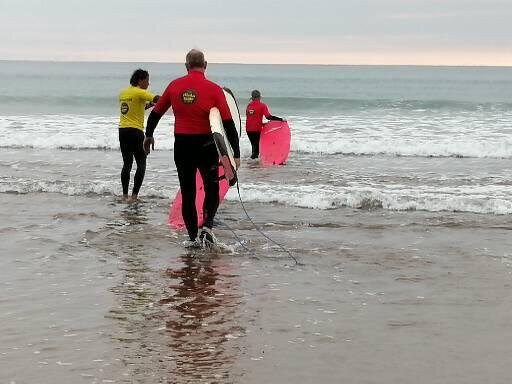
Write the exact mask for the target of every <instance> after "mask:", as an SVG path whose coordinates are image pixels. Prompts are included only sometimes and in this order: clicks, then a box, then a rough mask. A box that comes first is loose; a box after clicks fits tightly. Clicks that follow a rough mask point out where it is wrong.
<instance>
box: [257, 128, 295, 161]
mask: <svg viewBox="0 0 512 384" xmlns="http://www.w3.org/2000/svg"><path fill="white" fill-rule="evenodd" d="M290 142H291V132H290V127H289V126H288V123H287V122H286V121H275V120H273V121H270V122H268V123H266V124H265V125H264V126H263V129H262V130H261V136H260V161H261V164H263V165H264V166H273V165H281V164H284V163H285V162H286V160H287V159H288V155H289V154H290Z"/></svg>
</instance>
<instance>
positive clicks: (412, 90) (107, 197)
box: [0, 61, 512, 383]
mask: <svg viewBox="0 0 512 384" xmlns="http://www.w3.org/2000/svg"><path fill="white" fill-rule="evenodd" d="M139 67H141V68H144V69H146V70H148V71H149V72H150V76H151V85H150V90H151V91H152V92H154V93H157V94H160V93H162V92H163V90H164V89H165V87H166V85H167V84H168V82H169V81H170V80H171V79H174V78H176V77H178V76H181V75H183V74H184V71H185V68H184V66H183V65H182V64H163V63H61V62H55V63H53V62H14V61H0V84H2V86H1V92H0V201H1V203H2V208H1V209H0V217H1V219H2V220H1V221H2V223H1V224H0V236H1V241H0V253H1V257H0V285H2V286H3V288H2V294H1V295H0V381H2V382H8V383H33V382H41V383H46V382H48V383H49V382H51V383H70V382H89V383H106V382H122V383H124V382H126V383H131V382H137V383H161V382H173V383H174V382H176V383H186V382H194V383H198V382H205V383H206V382H219V383H232V382H237V383H238V382H243V383H260V382H262V381H265V382H290V381H291V380H293V381H295V382H296V383H310V382H316V381H318V380H322V381H323V382H326V383H338V382H349V383H363V382H364V383H372V382H379V383H396V382H409V381H413V380H414V381H415V382H420V383H423V382H424V383H446V382H450V383H481V382H482V381H489V382H493V383H507V382H508V380H509V367H508V359H507V356H509V355H510V352H512V347H511V346H512V340H511V337H510V336H509V335H510V332H509V326H508V323H507V322H506V319H507V318H508V316H509V314H510V311H511V310H512V307H511V304H510V300H508V296H509V289H510V284H511V281H510V278H511V275H512V269H511V268H512V252H511V251H510V250H511V249H512V238H511V237H510V229H511V228H512V221H511V219H510V216H509V215H510V214H511V213H512V193H511V189H512V181H511V175H512V163H511V160H512V124H511V122H512V68H497V67H496V68H493V67H481V68H480V67H479V68H476V67H412V66H310V65H241V64H210V65H209V66H208V70H207V77H208V78H210V79H211V80H213V81H215V82H217V83H219V84H221V85H223V86H227V87H229V88H230V89H231V90H232V91H233V92H234V94H235V96H236V97H237V99H238V103H239V105H240V106H241V110H242V112H243V111H244V110H245V107H246V105H247V104H248V102H249V97H250V92H251V90H253V89H259V90H260V91H261V93H262V97H263V101H264V102H266V103H267V104H268V106H269V108H270V110H271V112H272V114H274V115H277V116H280V117H285V118H286V119H287V120H288V122H289V125H290V128H291V132H292V144H291V153H290V157H289V159H288V162H287V163H286V165H284V166H281V167H273V168H264V167H261V166H260V165H259V164H258V163H257V162H251V161H249V160H248V157H249V155H250V144H249V140H248V138H247V136H246V135H245V132H242V137H241V154H242V156H241V157H242V167H241V169H240V172H239V181H240V183H239V187H240V195H239V194H238V192H237V189H236V188H231V190H230V191H229V192H228V195H227V196H226V200H225V201H224V202H223V203H222V204H221V206H220V208H219V212H218V215H217V219H218V220H217V228H216V233H217V236H218V237H219V239H221V240H222V241H223V242H224V243H226V244H227V245H228V248H229V249H230V252H228V253H220V254H209V253H198V254H190V253H188V252H187V251H186V250H184V249H183V247H182V245H181V242H182V241H183V240H184V239H185V234H184V233H183V232H174V231H171V230H170V229H169V228H167V225H166V221H167V213H168V209H169V206H170V203H171V201H172V199H173V197H174V195H175V194H176V191H177V189H178V180H177V174H176V169H175V166H174V163H173V160H172V159H173V155H172V148H173V138H172V124H173V116H172V115H171V114H167V115H166V116H164V117H163V118H162V120H161V121H160V124H159V126H158V128H157V130H156V133H155V140H156V144H155V147H156V151H155V152H153V153H152V154H151V155H150V156H149V157H148V167H147V171H146V178H145V181H144V184H143V186H142V189H141V192H140V197H141V198H142V200H143V202H142V203H141V204H137V205H132V206H127V205H124V204H121V203H119V201H118V197H119V195H120V194H121V185H120V170H121V166H122V159H121V154H120V152H119V143H118V136H117V135H118V131H117V123H118V118H119V116H118V110H119V106H118V93H119V91H120V89H121V88H123V87H125V86H126V85H128V83H129V77H130V75H131V73H132V72H133V70H134V69H136V68H139ZM244 120H245V119H244V116H242V121H244ZM240 199H241V200H242V201H243V204H244V207H245V209H246V210H247V213H248V214H249V216H250V217H251V220H252V221H253V222H254V223H255V224H256V225H257V226H258V227H259V228H260V229H261V230H262V231H263V232H264V233H265V234H267V235H268V236H269V237H270V238H271V239H273V240H274V241H276V242H278V243H279V244H281V245H282V246H283V247H284V248H286V249H287V250H288V251H290V252H291V253H292V254H293V255H294V257H296V258H297V259H298V260H299V261H300V262H301V264H300V265H295V263H294V262H293V260H292V259H290V258H289V257H288V255H287V253H286V252H282V250H281V249H280V248H279V247H277V246H276V245H275V244H274V243H272V242H271V241H269V240H268V239H267V238H265V237H263V236H262V235H261V234H260V233H259V232H258V231H256V230H255V229H254V226H253V224H252V223H251V221H250V220H249V219H248V218H247V216H246V214H245V212H244V208H242V206H241V205H240V201H239V200H240ZM240 242H241V244H240Z"/></svg>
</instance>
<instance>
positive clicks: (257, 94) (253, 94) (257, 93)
mask: <svg viewBox="0 0 512 384" xmlns="http://www.w3.org/2000/svg"><path fill="white" fill-rule="evenodd" d="M260 97H261V93H260V91H258V90H257V89H255V90H254V91H252V92H251V99H259V98H260Z"/></svg>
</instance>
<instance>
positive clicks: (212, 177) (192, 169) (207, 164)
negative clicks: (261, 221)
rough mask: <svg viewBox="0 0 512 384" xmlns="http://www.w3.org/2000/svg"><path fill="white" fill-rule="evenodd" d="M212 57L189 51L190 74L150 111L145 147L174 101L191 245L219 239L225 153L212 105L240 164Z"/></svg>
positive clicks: (176, 152) (177, 153)
mask: <svg viewBox="0 0 512 384" xmlns="http://www.w3.org/2000/svg"><path fill="white" fill-rule="evenodd" d="M206 66H207V62H206V60H205V59H204V54H203V53H202V52H201V51H198V50H195V49H193V50H191V51H190V52H189V53H188V54H187V57H186V63H185V67H186V68H187V71H188V74H187V75H185V76H183V77H180V78H178V79H176V80H174V81H172V82H171V83H170V84H169V85H168V86H167V89H166V90H165V92H164V93H163V95H162V96H161V97H160V99H159V100H158V103H157V104H156V105H155V107H154V108H153V111H152V112H151V113H150V115H149V117H148V122H147V127H146V138H145V140H144V149H145V151H146V153H149V151H150V147H154V142H155V141H154V138H153V132H154V130H155V128H156V126H157V125H158V122H159V121H160V118H161V117H162V115H163V114H164V113H165V112H166V111H167V110H168V109H169V108H170V107H172V110H173V112H174V118H175V122H174V162H175V164H176V169H177V171H178V178H179V181H180V188H181V195H182V215H183V220H184V222H185V226H186V227H187V231H188V235H189V237H190V241H187V242H186V244H185V246H187V247H196V246H199V245H200V244H205V243H206V245H210V244H213V243H214V242H215V237H214V236H213V233H212V231H211V229H212V227H213V218H214V217H215V213H216V212H217V208H218V206H219V176H218V167H219V156H218V153H217V148H216V146H215V142H214V141H213V135H212V132H211V130H210V120H209V115H210V109H211V108H213V107H216V108H218V109H219V111H220V115H221V118H222V123H223V125H224V130H225V131H226V136H227V138H228V141H229V144H230V145H231V148H232V149H233V156H234V158H235V162H236V165H237V168H238V167H239V166H240V147H239V143H238V135H237V132H236V127H235V123H234V121H233V118H232V116H231V112H230V110H229V107H228V104H227V101H226V98H225V96H224V92H223V90H222V88H221V87H220V86H219V85H217V84H215V83H213V82H212V81H209V80H207V79H206V78H205V74H204V73H205V70H206ZM198 169H199V172H200V173H201V177H202V179H203V184H204V192H205V199H204V206H203V208H204V209H203V211H204V225H203V228H202V229H201V233H200V235H199V238H197V234H198V231H199V230H198V228H197V210H196V205H195V200H196V172H197V170H198Z"/></svg>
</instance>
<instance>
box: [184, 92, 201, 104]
mask: <svg viewBox="0 0 512 384" xmlns="http://www.w3.org/2000/svg"><path fill="white" fill-rule="evenodd" d="M196 98H197V95H196V91H194V90H193V89H189V90H186V91H185V92H183V93H182V94H181V101H183V104H193V103H194V101H196Z"/></svg>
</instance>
